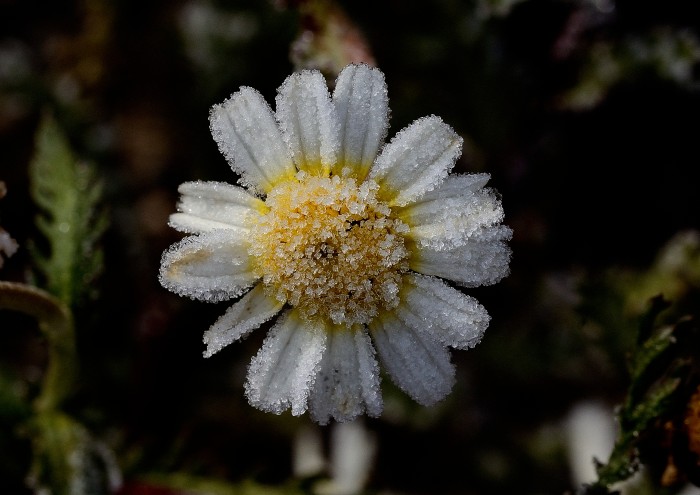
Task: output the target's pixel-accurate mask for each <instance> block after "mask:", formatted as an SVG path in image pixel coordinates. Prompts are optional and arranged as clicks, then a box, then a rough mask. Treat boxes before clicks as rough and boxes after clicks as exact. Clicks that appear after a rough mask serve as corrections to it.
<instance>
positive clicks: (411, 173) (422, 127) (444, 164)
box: [369, 115, 462, 206]
mask: <svg viewBox="0 0 700 495" xmlns="http://www.w3.org/2000/svg"><path fill="white" fill-rule="evenodd" d="M461 152H462V138H461V137H459V136H458V135H457V133H455V131H454V130H453V129H452V128H451V127H450V126H449V125H447V124H445V123H444V122H443V121H442V119H441V118H440V117H436V116H434V115H431V116H430V117H423V118H422V119H418V120H416V121H415V122H413V123H412V124H411V125H409V126H408V127H406V128H405V129H403V130H401V131H400V132H399V133H398V134H397V135H396V136H395V137H394V139H392V140H391V142H390V143H389V144H388V145H386V146H385V147H384V149H383V150H382V152H381V153H380V155H379V156H378V157H377V160H376V161H375V162H374V166H373V167H372V169H371V170H370V173H369V176H370V178H372V179H374V180H376V181H377V182H379V184H380V185H381V186H382V192H383V194H384V195H385V196H384V197H385V199H386V200H387V201H389V203H390V204H391V205H392V206H394V205H395V206H405V205H407V204H408V203H410V202H412V201H415V200H416V199H418V198H419V197H420V196H421V195H423V194H425V193H426V192H427V191H430V190H432V189H434V188H435V187H436V186H437V185H438V184H440V183H441V182H442V181H443V180H444V179H445V177H447V174H448V172H449V171H450V170H451V169H452V167H453V166H454V164H455V162H456V161H457V158H459V155H460V153H461Z"/></svg>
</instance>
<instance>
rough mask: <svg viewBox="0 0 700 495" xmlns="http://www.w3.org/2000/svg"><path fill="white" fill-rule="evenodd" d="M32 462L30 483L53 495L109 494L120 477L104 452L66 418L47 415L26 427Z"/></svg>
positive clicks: (47, 413) (82, 430) (54, 414)
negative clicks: (30, 443) (49, 491)
mask: <svg viewBox="0 0 700 495" xmlns="http://www.w3.org/2000/svg"><path fill="white" fill-rule="evenodd" d="M29 430H30V434H31V436H32V442H33V445H34V448H33V450H34V461H33V464H32V469H31V473H30V475H29V482H30V484H31V485H33V488H34V489H35V490H36V491H37V492H39V491H43V489H46V488H50V490H51V493H53V494H54V495H101V494H105V495H107V494H109V493H112V492H113V490H114V488H116V486H117V485H118V483H119V481H120V478H121V475H120V473H119V470H118V468H117V466H116V463H115V462H114V459H113V456H112V454H111V453H110V452H109V451H108V450H107V448H106V447H105V446H103V445H101V444H99V443H98V442H96V441H95V440H94V439H93V438H92V436H91V435H90V433H89V432H88V431H87V429H86V428H85V427H84V426H83V425H81V424H80V423H78V422H77V421H75V420H74V419H72V418H71V417H70V416H67V415H66V414H63V413H60V412H55V411H48V412H44V413H41V414H39V415H37V416H35V417H34V419H33V420H32V421H31V423H30V424H29Z"/></svg>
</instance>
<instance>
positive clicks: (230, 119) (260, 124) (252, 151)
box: [209, 86, 296, 192]
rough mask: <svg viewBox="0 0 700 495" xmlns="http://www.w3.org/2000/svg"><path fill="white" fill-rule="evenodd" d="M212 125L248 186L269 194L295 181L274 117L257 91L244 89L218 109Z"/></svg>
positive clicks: (223, 147)
mask: <svg viewBox="0 0 700 495" xmlns="http://www.w3.org/2000/svg"><path fill="white" fill-rule="evenodd" d="M209 123H210V127H211V133H212V135H213V136H214V140H215V141H216V143H217V144H218V145H219V150H221V153H223V155H224V156H225V157H226V159H227V160H228V162H229V164H230V165H231V168H233V170H234V171H236V172H237V173H239V174H240V175H241V182H242V183H243V184H245V185H246V186H248V187H250V188H252V189H253V190H255V191H258V192H268V191H269V190H270V189H272V187H273V186H274V185H275V184H277V183H279V182H280V181H283V180H287V179H291V178H293V177H294V174H295V173H296V170H295V169H294V164H293V163H292V159H291V157H290V156H289V151H288V150H287V147H286V146H285V144H284V141H283V140H282V135H281V134H280V130H279V127H278V125H277V122H276V121H275V117H274V114H273V113H272V110H271V109H270V106H269V105H268V104H267V102H266V101H265V99H264V98H263V97H262V95H261V94H260V93H258V92H257V91H256V90H254V89H253V88H248V87H245V86H244V87H242V88H241V89H240V90H239V91H238V92H236V93H234V94H233V95H231V97H230V98H229V99H228V100H226V101H224V102H223V103H221V104H218V105H214V106H213V107H212V109H211V113H210V114H209Z"/></svg>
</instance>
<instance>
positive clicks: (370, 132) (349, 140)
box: [333, 65, 389, 180]
mask: <svg viewBox="0 0 700 495" xmlns="http://www.w3.org/2000/svg"><path fill="white" fill-rule="evenodd" d="M333 102H334V103H335V107H336V109H337V111H338V122H339V123H340V156H339V157H338V162H337V165H336V166H335V167H334V168H333V173H334V174H337V175H340V174H341V173H342V171H343V168H344V167H348V168H350V170H351V174H352V175H353V176H354V177H356V178H358V179H360V180H362V179H364V178H365V176H366V175H367V172H368V171H369V169H370V167H371V166H372V163H373V162H374V159H375V158H376V157H377V152H378V151H379V147H380V146H381V145H382V143H383V142H384V138H385V137H386V131H387V128H388V127H389V96H388V93H387V89H386V82H385V81H384V74H382V71H380V70H379V69H376V68H372V67H370V66H368V65H348V66H347V67H345V68H344V69H343V70H342V72H341V73H340V75H339V76H338V81H337V83H336V86H335V91H334V92H333Z"/></svg>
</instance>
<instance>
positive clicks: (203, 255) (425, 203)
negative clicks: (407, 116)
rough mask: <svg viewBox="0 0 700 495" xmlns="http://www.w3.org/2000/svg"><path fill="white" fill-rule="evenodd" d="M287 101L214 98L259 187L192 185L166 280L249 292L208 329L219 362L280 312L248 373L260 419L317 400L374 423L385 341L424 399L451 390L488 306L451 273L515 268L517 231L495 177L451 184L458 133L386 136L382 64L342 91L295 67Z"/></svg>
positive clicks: (401, 380) (219, 129)
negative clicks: (453, 355) (506, 219)
mask: <svg viewBox="0 0 700 495" xmlns="http://www.w3.org/2000/svg"><path fill="white" fill-rule="evenodd" d="M276 103H277V111H276V112H273V111H272V110H271V108H270V107H269V106H268V105H267V103H266V102H265V100H264V99H263V97H262V96H261V95H260V93H258V92H257V91H255V90H254V89H251V88H248V87H243V88H241V89H240V90H239V91H238V92H236V93H234V94H233V95H232V96H231V97H230V98H229V99H228V100H226V101H225V102H224V103H222V104H220V105H215V106H214V107H213V108H212V111H211V116H210V120H211V130H212V134H213V135H214V139H215V140H216V142H217V143H218V145H219V149H220V150H221V152H222V153H223V154H224V155H225V156H226V158H227V160H228V162H229V164H230V165H231V167H232V168H233V170H234V171H235V172H237V173H239V174H240V175H241V182H242V183H243V184H244V185H245V186H246V187H247V190H246V189H243V188H240V187H236V186H232V185H229V184H225V183H219V182H187V183H185V184H182V185H181V186H180V188H179V192H180V193H181V194H182V197H181V200H180V203H179V204H178V211H179V212H178V213H175V214H173V215H172V216H171V217H170V224H171V225H172V226H173V227H174V228H176V229H178V230H180V231H182V232H186V233H189V234H195V235H192V236H189V237H186V238H185V239H183V240H182V241H180V242H179V243H177V244H175V245H173V246H172V247H171V248H170V249H169V250H168V251H167V252H165V253H164V254H163V259H162V263H161V269H160V281H161V283H162V284H163V286H164V287H166V288H167V289H169V290H171V291H173V292H176V293H177V294H180V295H184V296H188V297H191V298H193V299H199V300H203V301H210V302H215V301H223V300H228V299H235V298H237V297H240V296H241V295H243V297H241V299H240V300H238V301H236V302H235V303H234V304H233V305H232V306H231V307H230V308H229V309H228V311H227V312H226V313H225V314H224V315H223V316H221V318H219V319H218V320H217V321H216V322H215V323H214V325H213V326H212V327H211V328H210V329H209V330H208V331H207V332H206V333H205V334H204V342H205V344H206V345H207V349H206V351H205V353H204V355H205V356H207V357H208V356H211V355H212V354H214V353H216V352H218V351H219V350H221V349H222V348H223V347H225V346H227V345H228V344H230V343H231V342H233V341H235V340H238V339H241V338H243V337H245V336H246V335H248V333H249V332H251V331H252V330H253V329H255V328H256V327H258V326H259V325H260V324H262V323H263V322H265V321H267V320H269V319H271V318H273V317H274V316H275V315H277V314H278V313H280V312H282V314H281V315H280V317H279V319H278V321H277V323H276V324H275V325H274V326H273V327H272V329H271V330H270V331H269V334H268V336H267V338H266V339H265V342H264V343H263V346H262V348H261V349H260V351H259V352H258V354H257V355H256V356H255V357H254V358H253V360H252V362H251V363H250V366H249V368H248V377H247V381H246V385H245V389H246V395H247V397H248V400H249V401H250V403H251V404H252V405H253V406H255V407H258V408H260V409H262V410H264V411H270V412H274V413H277V414H279V413H281V412H282V411H284V410H286V409H289V408H291V410H292V414H294V415H299V414H302V413H304V412H305V411H306V410H307V408H308V409H309V410H310V413H311V416H312V417H313V419H314V420H315V421H317V422H319V423H321V424H325V423H327V422H328V421H329V420H330V419H331V418H334V419H335V420H337V421H347V420H350V419H352V418H355V417H356V416H358V415H360V414H362V413H367V414H368V415H371V416H377V415H379V414H380V413H381V410H382V397H381V391H380V387H379V369H378V365H377V359H376V357H375V349H376V352H377V353H378V354H379V359H380V360H381V362H382V363H383V365H384V367H385V368H386V370H387V372H388V373H389V375H390V376H391V378H392V379H393V381H394V382H395V383H396V384H397V385H398V386H399V387H400V388H401V389H402V390H404V391H405V392H406V393H407V394H409V395H410V396H411V397H412V398H413V399H415V400H416V401H417V402H419V403H420V404H424V405H432V404H434V403H436V402H438V401H440V400H442V399H443V398H444V397H445V396H446V395H447V394H448V393H449V392H450V390H451V388H452V385H453V383H454V380H455V369H454V365H453V364H452V363H451V362H450V353H449V351H448V349H447V348H448V347H454V348H457V349H467V348H470V347H473V346H474V345H476V344H477V343H478V342H479V340H480V339H481V336H482V335H483V333H484V330H485V329H486V327H487V326H488V322H489V316H488V314H487V312H486V310H485V309H484V307H483V306H481V305H480V304H479V303H478V302H477V301H476V300H475V299H473V298H471V297H469V296H466V295H464V294H462V292H460V291H459V290H457V289H455V288H453V287H451V286H450V285H448V284H446V283H445V282H444V281H442V280H441V279H440V278H438V277H442V278H446V279H449V280H451V281H452V282H454V283H456V284H457V285H460V286H464V287H474V286H479V285H485V284H492V283H494V282H497V281H498V280H500V279H501V278H503V277H504V276H505V275H506V274H507V272H508V262H509V258H510V250H509V248H508V246H507V245H506V244H505V241H507V240H508V239H509V238H510V236H511V230H510V229H509V228H508V227H506V226H503V225H501V222H502V220H503V209H502V207H501V204H500V201H499V199H498V198H497V196H496V194H495V193H494V192H493V191H491V190H489V189H484V185H485V184H486V182H487V181H488V178H489V176H488V175H487V174H476V175H453V176H449V177H448V173H449V171H450V169H451V168H452V167H453V166H454V163H455V161H456V160H457V158H458V157H459V155H460V152H461V144H462V139H461V138H460V137H459V136H457V134H456V133H455V132H454V131H453V130H452V128H450V127H449V126H448V125H447V124H445V123H444V122H443V121H442V120H441V119H440V118H438V117H435V116H430V117H425V118H422V119H419V120H417V121H415V122H414V123H413V124H411V125H410V126H408V127H407V128H405V129H403V130H402V131H401V132H399V133H398V134H397V135H396V137H395V138H394V139H393V140H392V141H391V142H390V143H388V144H387V145H385V146H383V142H384V138H385V135H386V131H387V127H388V120H389V108H388V97H387V90H386V85H385V82H384V75H383V74H382V72H381V71H379V70H378V69H375V68H370V67H369V66H365V65H350V66H348V67H346V68H345V69H344V70H343V71H342V72H341V74H340V75H339V76H338V80H337V84H336V88H335V91H334V92H333V95H332V96H331V95H330V94H329V92H328V89H327V87H326V83H325V81H324V79H323V76H322V75H321V74H320V73H319V72H317V71H303V72H297V73H295V74H292V75H291V76H289V77H288V78H287V80H286V81H285V82H284V83H283V84H282V86H281V87H280V88H279V91H278V95H277V101H276ZM382 146H383V147H382ZM251 287H252V290H249V289H250V288H251ZM244 294H245V295H244Z"/></svg>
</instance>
